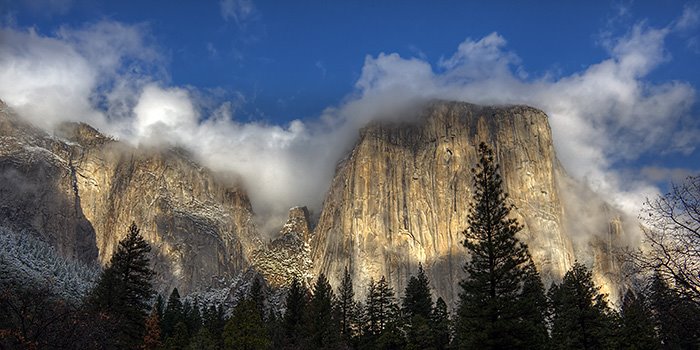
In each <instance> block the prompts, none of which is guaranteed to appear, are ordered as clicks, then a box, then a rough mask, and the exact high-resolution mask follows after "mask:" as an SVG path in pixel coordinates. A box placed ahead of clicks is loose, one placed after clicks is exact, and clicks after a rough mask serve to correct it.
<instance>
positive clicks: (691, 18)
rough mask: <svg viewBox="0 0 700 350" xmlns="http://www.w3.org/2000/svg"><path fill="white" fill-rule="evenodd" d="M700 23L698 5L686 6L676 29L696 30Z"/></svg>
mask: <svg viewBox="0 0 700 350" xmlns="http://www.w3.org/2000/svg"><path fill="white" fill-rule="evenodd" d="M698 23H700V9H699V8H698V6H696V5H686V6H685V7H684V8H683V14H682V15H681V17H680V18H678V20H677V21H676V22H675V29H678V30H689V29H693V28H695V27H696V26H697V25H698Z"/></svg>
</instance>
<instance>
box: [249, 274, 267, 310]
mask: <svg viewBox="0 0 700 350" xmlns="http://www.w3.org/2000/svg"><path fill="white" fill-rule="evenodd" d="M248 297H249V298H250V299H251V300H252V301H253V302H254V303H255V308H256V309H257V310H258V312H259V313H260V317H261V318H265V293H264V292H263V285H262V282H260V277H259V276H255V278H254V279H253V283H252V284H251V286H250V290H249V291H248Z"/></svg>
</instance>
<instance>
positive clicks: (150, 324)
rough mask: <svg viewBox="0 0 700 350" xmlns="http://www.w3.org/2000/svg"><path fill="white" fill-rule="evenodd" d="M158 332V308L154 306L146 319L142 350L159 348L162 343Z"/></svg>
mask: <svg viewBox="0 0 700 350" xmlns="http://www.w3.org/2000/svg"><path fill="white" fill-rule="evenodd" d="M161 336H162V335H161V332H160V315H159V313H158V309H156V308H154V309H153V310H152V311H151V315H150V316H148V318H147V319H146V334H145V335H144V337H143V345H142V346H141V349H143V350H156V349H160V347H161V346H162V345H163V343H162V341H161Z"/></svg>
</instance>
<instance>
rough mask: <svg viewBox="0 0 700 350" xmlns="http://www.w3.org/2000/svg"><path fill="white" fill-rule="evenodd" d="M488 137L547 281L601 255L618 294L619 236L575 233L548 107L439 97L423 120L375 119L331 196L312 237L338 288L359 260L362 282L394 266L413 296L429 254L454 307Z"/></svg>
mask: <svg viewBox="0 0 700 350" xmlns="http://www.w3.org/2000/svg"><path fill="white" fill-rule="evenodd" d="M480 142H486V143H488V144H490V145H492V147H493V148H494V152H495V155H496V158H497V162H498V163H499V165H500V169H501V170H500V171H501V174H502V176H503V180H504V186H505V190H506V192H508V193H509V194H510V198H509V200H510V203H512V204H513V205H515V207H516V209H515V211H514V212H513V216H514V217H515V218H517V219H518V221H519V222H520V223H521V224H523V225H524V229H523V230H522V231H521V233H520V238H521V239H522V240H523V241H525V242H526V243H527V244H528V246H529V248H530V253H531V254H532V257H533V260H534V261H535V263H536V264H537V266H538V267H539V269H540V272H541V274H542V277H543V279H544V281H545V282H546V283H550V282H552V281H557V280H560V279H561V277H562V276H563V275H564V273H565V272H566V271H567V270H568V269H569V267H570V266H571V265H572V264H573V262H574V260H575V259H577V258H578V259H580V260H585V261H590V265H592V266H593V267H594V271H595V275H596V278H597V280H598V281H599V283H602V284H603V285H604V286H605V291H606V292H608V293H611V294H616V288H615V287H614V286H613V282H612V280H613V279H614V276H616V275H617V271H616V269H617V266H616V265H615V263H614V261H613V259H612V258H611V255H612V251H611V250H605V249H603V248H606V249H607V248H610V245H611V244H613V242H612V241H613V239H611V238H610V236H609V235H607V233H606V232H600V233H601V235H600V237H602V238H600V239H595V240H594V241H595V242H596V243H594V244H591V243H590V242H589V241H588V240H586V241H585V242H580V244H578V243H579V242H573V241H572V239H571V236H570V235H571V234H572V233H573V231H572V230H571V228H573V227H575V226H576V222H577V218H576V215H578V214H579V213H575V212H570V211H569V210H568V208H567V207H566V204H565V203H563V202H562V198H561V196H562V194H561V192H562V190H565V188H564V187H565V186H564V183H566V182H567V181H572V180H570V179H569V178H568V177H567V175H566V174H565V172H564V171H563V169H562V167H561V165H560V164H559V162H558V160H557V158H556V156H555V152H554V147H553V143H552V135H551V131H550V128H549V124H548V122H547V116H546V115H545V114H544V113H543V112H542V111H539V110H537V109H534V108H530V107H525V106H509V107H481V106H475V105H471V104H467V103H457V102H433V103H431V104H430V105H429V106H428V107H427V108H426V109H425V110H424V112H423V113H422V114H420V116H419V117H418V118H415V120H413V121H410V122H403V123H398V122H378V123H374V124H372V125H369V126H367V127H366V128H364V129H363V130H362V131H361V134H360V137H359V140H358V141H357V144H356V145H355V147H354V149H353V150H352V152H351V153H350V154H349V155H348V156H347V157H346V158H345V159H344V160H342V161H341V162H340V163H339V165H338V167H337V170H336V176H335V178H334V179H333V181H332V183H331V185H330V189H329V191H328V194H327V197H326V199H325V202H324V205H323V209H322V211H321V215H320V219H319V222H318V225H317V227H316V230H315V233H314V238H313V244H312V257H313V261H314V263H315V265H314V268H315V273H316V274H318V273H320V272H324V273H325V274H326V275H327V276H329V278H330V280H331V283H332V284H334V285H337V284H338V283H339V278H341V276H342V272H343V269H344V268H345V267H346V266H347V267H348V268H349V270H350V271H351V273H352V275H353V277H354V281H355V285H356V286H366V285H367V284H368V282H369V280H370V279H371V278H374V279H375V280H376V279H378V278H379V277H380V276H382V275H384V276H386V277H387V279H388V280H389V281H390V283H391V285H392V286H393V287H394V289H395V290H396V291H398V292H399V293H401V292H402V291H403V289H404V288H405V286H406V283H407V280H408V278H409V277H410V275H411V274H414V273H415V272H416V271H417V265H418V263H419V262H420V263H422V264H423V266H424V267H425V269H426V272H427V273H428V276H429V277H430V279H431V281H432V287H433V288H434V290H435V291H436V293H437V295H439V296H442V297H443V298H444V299H445V300H446V301H447V302H448V305H451V303H452V302H454V301H456V298H457V295H458V289H459V286H458V281H459V280H460V279H462V278H463V277H464V274H463V270H462V266H463V265H464V262H465V261H466V259H467V258H468V257H467V255H466V250H465V248H463V246H462V244H461V241H462V240H463V235H462V231H463V230H464V229H465V228H466V225H467V222H466V216H467V215H466V214H467V212H468V210H469V203H470V201H471V198H472V195H471V186H472V184H471V181H472V180H471V172H470V169H471V168H472V167H473V165H474V164H475V163H476V146H477V145H478V144H479V143H480ZM566 190H568V189H566ZM569 197H570V196H569ZM570 199H572V198H570ZM572 200H573V199H572ZM614 217H615V213H614V211H611V212H610V213H609V215H607V216H606V217H605V218H604V219H603V220H602V221H601V223H602V226H601V227H602V228H603V229H605V230H606V231H607V228H608V223H609V222H610V220H611V219H613V218H614ZM591 227H592V229H594V230H595V229H597V228H598V227H597V226H595V225H593V226H591ZM577 234H581V235H590V236H594V235H597V233H596V232H577ZM596 237H597V236H596ZM602 242H605V243H602ZM575 243H576V244H575ZM592 256H595V258H592ZM603 262H604V263H605V264H604V263H603ZM363 292H364V291H362V290H360V291H359V293H358V294H360V295H362V294H363ZM612 296H613V297H615V296H616V295H612Z"/></svg>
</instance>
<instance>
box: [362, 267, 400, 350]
mask: <svg viewBox="0 0 700 350" xmlns="http://www.w3.org/2000/svg"><path fill="white" fill-rule="evenodd" d="M399 311H400V310H399V305H398V304H397V303H396V300H395V295H394V290H393V289H392V288H391V287H390V286H389V283H388V282H387V280H386V278H385V277H384V276H382V278H381V279H379V281H378V282H374V280H370V284H369V287H368V290H367V301H366V304H365V312H364V315H363V323H364V327H363V335H362V343H363V344H365V345H367V344H378V347H379V348H387V347H389V348H394V347H401V346H403V340H404V339H403V335H402V333H401V323H400V321H401V320H400V318H399Z"/></svg>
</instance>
